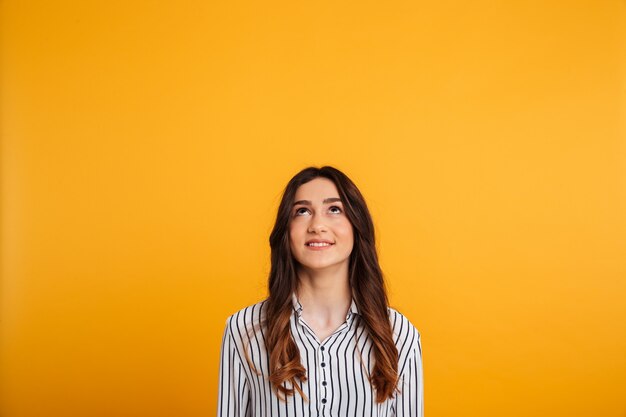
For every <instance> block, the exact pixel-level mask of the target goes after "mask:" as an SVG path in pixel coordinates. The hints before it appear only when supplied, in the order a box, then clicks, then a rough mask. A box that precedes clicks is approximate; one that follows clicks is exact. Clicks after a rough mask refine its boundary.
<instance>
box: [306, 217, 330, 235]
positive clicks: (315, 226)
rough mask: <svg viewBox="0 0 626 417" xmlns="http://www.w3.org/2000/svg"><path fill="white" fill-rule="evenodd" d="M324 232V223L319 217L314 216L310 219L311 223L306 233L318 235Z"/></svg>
mask: <svg viewBox="0 0 626 417" xmlns="http://www.w3.org/2000/svg"><path fill="white" fill-rule="evenodd" d="M323 231H326V226H325V225H324V222H323V221H322V219H321V218H320V216H319V215H317V214H315V215H313V216H312V218H311V223H309V228H308V232H310V233H320V232H323Z"/></svg>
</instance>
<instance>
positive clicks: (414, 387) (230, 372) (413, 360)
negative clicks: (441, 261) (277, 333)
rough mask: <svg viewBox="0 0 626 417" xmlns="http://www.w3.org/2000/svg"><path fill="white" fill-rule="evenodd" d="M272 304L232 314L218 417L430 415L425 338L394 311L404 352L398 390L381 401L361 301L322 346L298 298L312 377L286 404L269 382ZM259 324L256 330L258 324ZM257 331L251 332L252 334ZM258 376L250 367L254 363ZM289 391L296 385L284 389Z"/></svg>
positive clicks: (301, 339)
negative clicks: (263, 322)
mask: <svg viewBox="0 0 626 417" xmlns="http://www.w3.org/2000/svg"><path fill="white" fill-rule="evenodd" d="M264 304H265V301H262V302H260V303H257V304H254V305H252V306H249V307H246V308H244V309H242V310H240V311H238V312H237V313H235V314H233V315H232V316H230V317H229V318H228V320H227V322H226V329H225V331H224V338H223V340H222V349H221V361H220V376H219V378H220V379H219V398H218V408H217V415H218V417H248V416H249V417H252V416H255V417H279V416H285V417H287V416H289V417H317V416H324V417H326V416H332V417H364V416H368V417H369V416H380V417H392V416H395V417H423V415H424V400H423V393H424V391H423V382H422V381H423V377H422V375H423V374H422V349H421V342H420V334H419V332H418V331H417V329H416V328H415V327H414V326H413V325H412V324H411V323H410V322H409V320H408V319H407V318H406V317H405V316H403V315H402V314H400V313H399V312H398V311H396V310H394V309H392V308H389V319H390V321H391V324H392V328H393V333H394V340H395V344H396V347H397V348H398V359H399V360H398V375H399V379H398V388H399V389H400V393H396V395H395V396H394V397H393V398H390V399H387V400H386V401H385V402H383V403H380V404H378V403H376V393H375V391H374V389H373V387H372V385H371V384H370V381H369V379H368V376H369V374H370V373H371V372H372V369H373V365H374V355H373V352H372V341H371V339H370V337H369V336H368V333H367V331H366V329H365V326H364V324H363V322H362V319H361V317H360V315H359V311H358V309H357V307H356V304H355V302H354V300H353V301H352V305H351V306H350V310H349V311H348V314H347V316H346V321H345V322H344V323H343V324H342V325H341V326H340V327H339V328H338V329H337V330H336V331H335V332H334V333H333V334H331V335H330V336H328V337H327V338H326V339H324V340H323V341H320V340H319V339H318V338H317V336H316V335H315V333H314V332H313V331H312V330H311V328H310V327H309V326H308V325H307V324H306V322H305V321H304V320H303V318H302V305H301V304H300V302H299V301H298V300H297V298H296V297H295V295H294V297H293V314H292V315H291V321H290V323H291V324H290V325H291V334H292V336H293V338H294V340H295V342H296V345H297V346H298V349H299V350H300V361H301V362H302V365H303V366H304V368H305V369H306V375H307V380H306V381H305V382H303V383H302V385H301V387H302V390H303V392H304V394H305V395H306V397H307V398H306V399H305V398H303V397H302V396H301V395H300V394H299V393H298V392H297V391H295V393H294V395H293V396H288V397H287V401H286V402H285V401H284V400H282V399H279V398H278V396H277V395H276V393H275V391H274V390H273V389H272V386H271V383H270V382H269V381H268V378H267V377H268V374H269V354H268V352H267V350H266V348H265V337H264V334H265V330H264V329H263V328H259V325H258V323H259V319H264V318H265V309H264V308H263V306H264ZM255 325H256V327H254V326H255ZM253 328H254V329H255V330H252V329H253ZM245 350H247V357H248V358H249V359H250V361H251V362H252V363H253V364H254V367H255V368H256V370H257V371H258V372H255V371H254V369H252V368H251V366H250V364H249V362H248V359H246V353H245ZM285 386H289V385H285Z"/></svg>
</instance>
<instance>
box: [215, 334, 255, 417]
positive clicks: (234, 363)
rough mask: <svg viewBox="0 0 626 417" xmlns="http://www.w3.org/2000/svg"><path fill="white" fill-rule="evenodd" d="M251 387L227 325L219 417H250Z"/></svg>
mask: <svg viewBox="0 0 626 417" xmlns="http://www.w3.org/2000/svg"><path fill="white" fill-rule="evenodd" d="M251 415H252V408H251V407H250V385H249V383H248V379H247V378H246V373H245V370H244V369H243V366H242V364H241V358H240V357H239V353H238V351H237V348H236V346H235V343H234V340H233V336H232V334H231V331H230V326H229V324H228V323H227V324H226V329H225V330H224V337H223V339H222V349H221V355H220V376H219V393H218V400H217V416H218V417H249V416H251Z"/></svg>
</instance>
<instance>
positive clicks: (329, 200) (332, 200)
mask: <svg viewBox="0 0 626 417" xmlns="http://www.w3.org/2000/svg"><path fill="white" fill-rule="evenodd" d="M337 201H339V202H341V198H339V197H330V198H326V199H324V201H322V203H323V204H328V203H335V202H337ZM299 204H300V205H303V206H310V205H311V204H312V203H311V201H309V200H298V201H296V202H295V203H293V205H294V206H297V205H299Z"/></svg>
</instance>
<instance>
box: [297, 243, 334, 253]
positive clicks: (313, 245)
mask: <svg viewBox="0 0 626 417" xmlns="http://www.w3.org/2000/svg"><path fill="white" fill-rule="evenodd" d="M333 245H334V243H311V244H305V245H304V246H306V248H307V249H310V250H315V251H319V250H326V249H329V248H332V247H333Z"/></svg>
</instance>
